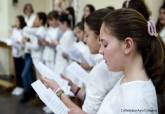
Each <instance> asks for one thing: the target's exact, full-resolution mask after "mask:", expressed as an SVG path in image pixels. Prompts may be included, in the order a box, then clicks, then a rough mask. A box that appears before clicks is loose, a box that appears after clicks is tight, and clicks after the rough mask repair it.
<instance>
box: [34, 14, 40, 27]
mask: <svg viewBox="0 0 165 114" xmlns="http://www.w3.org/2000/svg"><path fill="white" fill-rule="evenodd" d="M41 25H42V21H41V20H40V19H39V17H38V16H36V19H35V20H34V24H33V26H34V27H40V26H41Z"/></svg>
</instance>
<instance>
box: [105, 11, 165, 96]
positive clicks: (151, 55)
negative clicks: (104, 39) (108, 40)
mask: <svg viewBox="0 0 165 114" xmlns="http://www.w3.org/2000/svg"><path fill="white" fill-rule="evenodd" d="M103 23H104V24H105V26H106V28H107V29H108V30H109V32H110V33H111V34H113V35H114V36H116V38H118V40H121V41H122V40H124V39H125V38H126V37H131V38H133V40H134V42H135V44H136V48H137V51H138V53H140V54H141V56H142V59H143V66H144V68H145V70H146V73H147V75H148V76H149V78H151V80H152V81H153V83H154V85H155V87H156V90H157V92H158V93H160V92H162V90H161V89H163V88H162V87H163V83H164V76H165V45H164V43H163V41H162V40H161V39H160V37H155V36H150V35H149V34H148V27H147V20H146V19H145V18H144V16H142V15H141V14H140V13H139V12H137V11H136V10H133V9H124V8H123V9H118V10H116V11H114V12H112V13H111V14H108V15H107V16H106V17H105V18H104V21H103Z"/></svg>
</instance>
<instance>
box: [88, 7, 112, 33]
mask: <svg viewBox="0 0 165 114" xmlns="http://www.w3.org/2000/svg"><path fill="white" fill-rule="evenodd" d="M112 11H114V10H113V9H108V8H103V9H99V10H96V11H95V12H93V13H92V14H91V15H89V16H88V17H87V18H86V19H85V23H86V24H87V25H88V26H89V28H90V29H91V30H93V31H94V32H95V34H96V35H99V34H100V28H101V24H102V22H103V19H104V17H105V16H106V15H107V14H108V13H110V12H112Z"/></svg>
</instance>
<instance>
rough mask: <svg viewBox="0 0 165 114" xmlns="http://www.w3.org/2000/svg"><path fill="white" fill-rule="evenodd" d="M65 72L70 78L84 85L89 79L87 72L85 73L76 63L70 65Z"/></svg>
mask: <svg viewBox="0 0 165 114" xmlns="http://www.w3.org/2000/svg"><path fill="white" fill-rule="evenodd" d="M65 70H66V72H67V73H68V74H69V75H70V76H71V77H74V78H77V79H78V80H79V81H81V82H83V83H84V84H86V83H87V80H88V77H89V74H88V72H87V71H85V70H84V69H83V68H82V67H81V66H80V65H79V64H77V63H76V62H73V63H71V64H70V65H69V66H68V67H67V68H66V69H65Z"/></svg>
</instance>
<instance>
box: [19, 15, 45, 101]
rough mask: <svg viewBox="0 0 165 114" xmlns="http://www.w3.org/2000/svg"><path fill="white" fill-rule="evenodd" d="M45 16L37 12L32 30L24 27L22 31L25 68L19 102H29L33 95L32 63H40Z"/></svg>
mask: <svg viewBox="0 0 165 114" xmlns="http://www.w3.org/2000/svg"><path fill="white" fill-rule="evenodd" d="M45 24H46V14H45V13H43V12H38V13H37V16H36V19H35V21H34V25H33V28H30V27H26V28H24V30H23V32H24V33H23V34H24V37H25V38H24V44H25V66H24V69H23V73H22V79H23V85H24V94H23V96H22V98H21V102H27V101H29V100H30V99H31V98H32V97H33V95H34V93H33V89H32V87H31V83H32V82H33V81H34V79H35V76H34V75H33V74H34V73H33V62H34V60H35V61H42V51H43V46H42V39H44V38H45V35H46V30H45V27H44V26H45Z"/></svg>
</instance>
